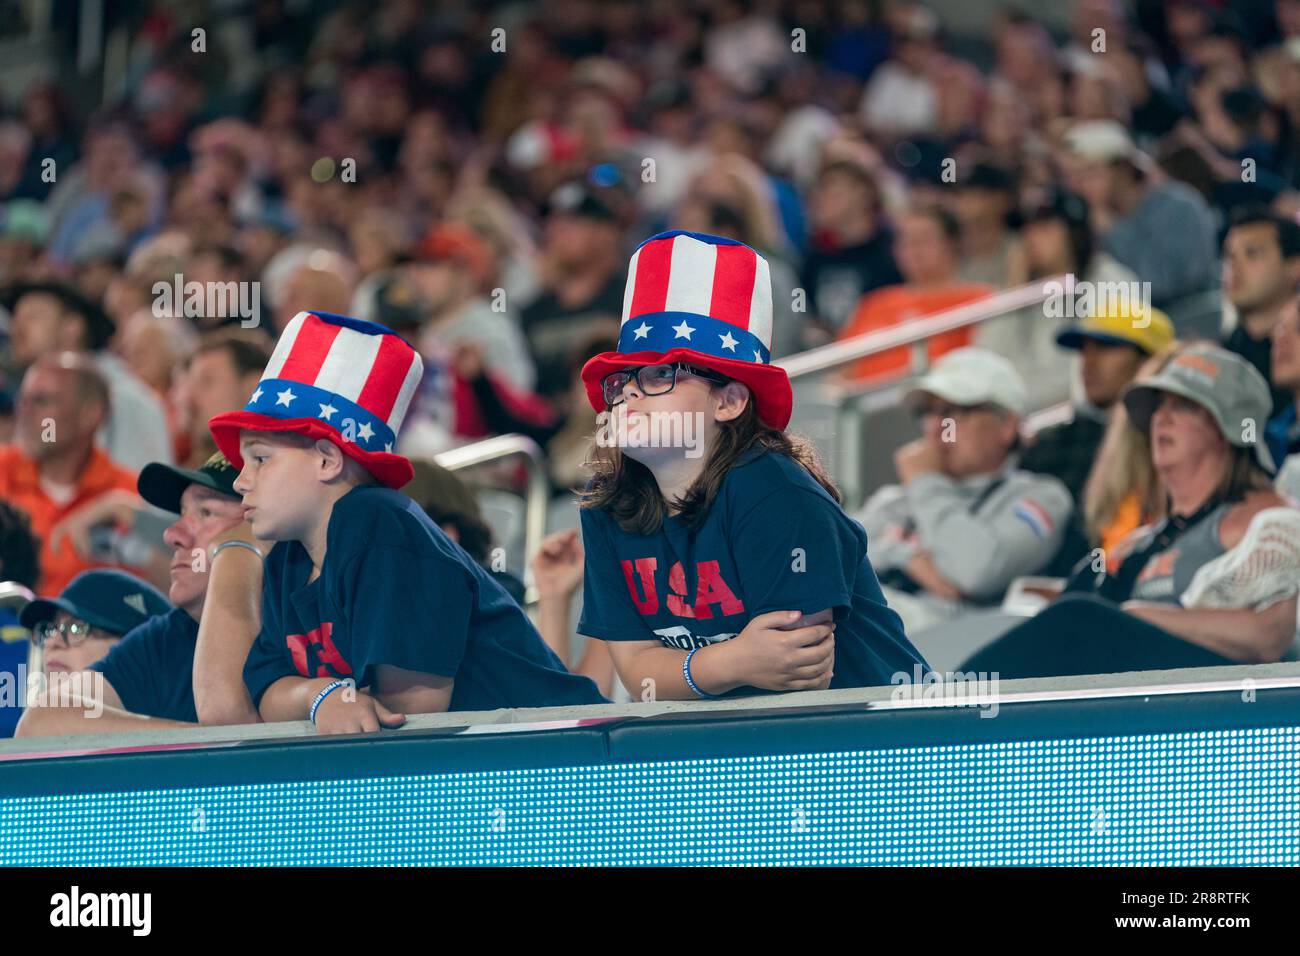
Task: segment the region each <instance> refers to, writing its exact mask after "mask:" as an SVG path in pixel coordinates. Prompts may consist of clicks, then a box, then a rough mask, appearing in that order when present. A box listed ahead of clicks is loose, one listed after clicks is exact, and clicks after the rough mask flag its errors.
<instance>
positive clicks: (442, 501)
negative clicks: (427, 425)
mask: <svg viewBox="0 0 1300 956" xmlns="http://www.w3.org/2000/svg"><path fill="white" fill-rule="evenodd" d="M411 464H412V465H413V466H414V468H415V477H414V478H412V479H411V481H410V482H409V483H408V484H406V485H405V486H404V487H403V488H402V493H403V494H404V495H406V496H407V497H409V498H410V499H411V500H412V501H414V502H415V503H416V504H417V505H419V506H420V507H421V508H423V509H424V513H425V514H427V515H428V516H429V517H430V518H432V519H433V521H434V522H436V523H437V525H438V527H440V528H442V530H443V531H445V532H446V533H447V537H449V538H451V540H453V541H455V542H456V543H457V544H459V545H460V546H461V547H462V548H464V549H465V551H466V552H467V553H468V554H469V556H470V557H471V558H473V559H474V561H475V562H476V563H478V564H480V565H482V566H483V568H484V569H485V570H486V571H487V572H488V574H490V575H491V576H492V577H493V578H494V579H496V582H497V583H498V584H500V585H501V586H502V587H503V588H505V589H506V593H507V594H509V595H510V596H511V597H512V598H514V600H515V603H516V604H518V605H520V606H521V607H522V606H523V604H524V582H523V581H521V580H519V578H517V577H515V576H514V575H513V574H511V573H510V572H509V571H507V570H505V558H504V556H503V555H502V554H498V555H495V556H494V555H493V553H492V552H493V548H492V543H493V542H492V529H491V528H489V527H488V524H487V522H486V521H484V520H483V511H482V509H481V508H479V504H478V499H477V498H476V497H475V496H474V492H473V490H472V489H471V488H470V487H469V485H467V484H466V483H465V482H463V481H461V479H460V477H459V476H458V475H457V474H456V473H455V472H454V471H450V470H449V469H446V468H443V467H442V466H441V465H439V464H437V463H436V462H433V461H429V460H427V459H422V458H416V459H413V460H412V461H411ZM497 550H498V551H501V549H497Z"/></svg>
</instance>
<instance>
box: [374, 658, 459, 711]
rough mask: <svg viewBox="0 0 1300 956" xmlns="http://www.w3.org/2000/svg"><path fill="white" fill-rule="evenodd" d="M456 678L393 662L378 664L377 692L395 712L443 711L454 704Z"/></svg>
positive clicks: (386, 705) (377, 695)
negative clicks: (453, 694)
mask: <svg viewBox="0 0 1300 956" xmlns="http://www.w3.org/2000/svg"><path fill="white" fill-rule="evenodd" d="M454 686H455V679H454V678H451V677H444V676H443V675H442V674H432V673H429V672H427V671H412V670H407V669H406V668H404V667H394V666H392V665H391V664H379V665H377V666H376V667H375V687H374V696H375V697H376V698H378V700H379V702H380V703H381V704H383V705H384V706H385V707H387V708H388V709H389V710H391V711H393V712H394V713H399V714H441V713H445V712H446V711H447V710H449V709H450V707H451V692H452V689H453V687H454Z"/></svg>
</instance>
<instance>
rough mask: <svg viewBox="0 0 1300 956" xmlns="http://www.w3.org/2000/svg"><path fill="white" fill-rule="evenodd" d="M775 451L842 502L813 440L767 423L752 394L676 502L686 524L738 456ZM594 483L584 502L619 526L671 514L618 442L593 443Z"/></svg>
mask: <svg viewBox="0 0 1300 956" xmlns="http://www.w3.org/2000/svg"><path fill="white" fill-rule="evenodd" d="M755 447H757V448H762V449H764V450H767V451H774V452H777V453H779V454H782V455H786V456H787V457H789V458H792V459H794V460H795V461H797V462H798V463H799V464H800V465H802V466H803V467H804V468H806V469H807V471H808V473H809V474H810V475H812V476H813V478H814V479H815V480H816V482H817V483H818V484H819V485H821V486H822V487H823V488H825V489H826V491H827V492H828V493H829V494H830V496H831V497H832V498H834V499H835V500H836V501H837V502H840V501H842V500H843V499H842V497H841V496H840V490H839V489H838V488H837V487H836V486H835V482H834V481H832V480H831V478H830V476H829V475H828V474H827V473H826V470H825V469H824V468H823V467H822V463H821V460H820V459H819V458H818V456H817V452H816V450H815V449H814V448H813V446H812V443H811V442H809V441H808V440H807V439H805V438H803V437H801V436H799V435H791V434H787V433H786V432H784V431H782V430H781V429H779V428H772V427H771V426H769V425H766V424H764V423H763V420H762V419H760V418H759V417H758V412H757V411H755V409H754V402H753V400H752V398H751V400H750V401H749V402H747V403H746V405H745V408H744V410H743V411H742V412H741V413H740V414H739V415H738V416H736V418H734V419H732V420H731V421H727V422H719V423H718V434H717V437H716V438H715V440H714V442H713V447H712V448H710V449H709V453H708V460H707V461H706V462H705V464H704V468H703V470H702V471H701V472H700V475H699V477H698V478H696V479H695V481H694V483H692V484H691V486H690V487H689V488H688V489H687V490H686V493H685V495H684V496H683V497H682V498H681V499H680V500H679V501H677V502H676V503H675V504H676V506H677V509H678V514H679V515H680V516H681V517H682V518H683V519H685V522H686V526H687V527H688V528H689V529H691V530H695V529H696V528H698V527H699V526H700V525H701V524H702V523H703V521H704V518H705V516H706V515H708V513H709V509H710V508H711V507H712V506H713V502H714V499H716V498H717V496H718V491H719V489H721V487H722V480H723V479H724V478H726V477H727V473H728V472H729V471H731V469H732V467H733V466H734V465H735V464H736V462H737V460H738V459H739V458H740V457H741V456H742V455H743V454H745V452H747V451H748V450H749V449H751V448H755ZM590 464H591V468H592V471H593V478H592V481H591V484H590V485H589V486H588V487H587V489H586V490H579V491H578V494H579V495H580V496H581V499H582V500H581V506H582V507H583V508H601V509H603V510H605V511H608V512H609V514H610V516H611V517H612V518H613V519H614V520H615V521H616V522H618V526H619V527H620V528H622V529H623V530H624V531H626V532H628V533H629V534H654V533H656V532H657V531H658V530H659V529H660V528H661V527H662V526H663V521H664V517H665V516H666V515H667V514H668V506H669V503H668V502H667V501H665V500H664V496H663V494H662V493H661V492H660V491H659V484H658V483H657V482H656V481H655V478H654V475H653V474H652V473H651V471H650V469H649V468H647V467H646V466H645V465H643V464H641V462H639V461H637V460H636V459H634V458H631V457H629V456H627V455H625V454H624V453H623V452H622V451H621V450H619V449H618V448H613V447H601V446H600V445H599V444H598V443H594V442H593V444H592V451H591V454H590Z"/></svg>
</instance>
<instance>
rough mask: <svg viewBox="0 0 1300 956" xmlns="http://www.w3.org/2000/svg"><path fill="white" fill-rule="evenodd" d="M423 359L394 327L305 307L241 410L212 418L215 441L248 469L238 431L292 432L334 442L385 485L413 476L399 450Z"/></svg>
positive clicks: (235, 462) (210, 424) (233, 460)
mask: <svg viewBox="0 0 1300 956" xmlns="http://www.w3.org/2000/svg"><path fill="white" fill-rule="evenodd" d="M423 373H424V363H423V362H422V361H421V360H420V356H419V354H417V353H416V351H415V350H414V349H413V348H411V346H410V345H409V344H407V342H406V340H405V339H403V338H402V337H401V336H399V335H397V334H396V333H395V332H393V331H392V330H391V329H387V328H385V327H384V326H382V325H376V324H375V323H373V322H363V321H361V320H360V319H351V318H348V317H347V316H344V315H333V314H331V313H329V312H299V313H298V314H297V315H296V316H294V318H293V321H292V322H290V323H289V324H288V326H287V327H286V328H285V330H284V333H283V334H282V335H281V336H280V341H279V342H277V343H276V346H275V352H274V353H272V355H271V361H270V362H268V363H267V365H266V370H265V371H264V372H263V373H262V379H261V381H259V382H258V384H257V389H256V390H255V391H254V392H253V394H252V397H251V398H249V400H248V404H247V405H245V406H244V410H243V411H242V412H225V413H223V414H221V415H216V416H214V417H213V418H212V419H211V420H210V421H209V422H208V428H209V429H211V431H212V437H213V439H214V440H215V441H216V443H217V447H218V448H219V449H221V451H222V453H223V454H225V456H226V457H227V458H228V459H230V462H231V464H233V465H234V466H235V467H236V468H243V467H244V461H243V458H242V457H241V456H240V454H239V433H240V431H241V430H243V429H249V430H251V431H270V432H294V433H296V434H299V435H307V436H308V437H311V438H325V439H328V440H329V441H332V442H334V444H336V445H338V446H339V448H340V449H342V451H343V453H344V454H345V455H347V456H348V457H349V458H352V459H354V460H356V461H358V462H360V463H361V464H362V465H363V466H364V467H365V469H366V470H367V471H369V472H370V473H371V474H372V475H374V476H375V478H376V479H377V480H378V481H379V482H381V483H382V484H385V485H387V486H388V487H390V488H400V487H402V485H404V484H406V483H407V482H408V481H410V480H411V476H412V473H413V472H412V468H411V462H410V460H409V459H407V458H404V457H403V456H401V455H397V454H394V453H393V445H394V444H395V443H396V441H397V433H398V432H399V431H400V430H401V427H402V419H404V418H405V417H406V410H407V408H408V407H409V406H410V404H411V399H412V397H413V396H414V395H415V391H416V389H417V388H418V387H419V384H420V378H421V376H422V375H423Z"/></svg>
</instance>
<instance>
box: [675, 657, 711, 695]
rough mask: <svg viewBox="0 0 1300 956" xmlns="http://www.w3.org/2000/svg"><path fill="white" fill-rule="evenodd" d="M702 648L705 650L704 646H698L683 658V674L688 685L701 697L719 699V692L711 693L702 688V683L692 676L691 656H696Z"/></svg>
mask: <svg viewBox="0 0 1300 956" xmlns="http://www.w3.org/2000/svg"><path fill="white" fill-rule="evenodd" d="M700 650H703V648H699V647H697V648H695V650H693V651H691V652H690V653H688V654H687V655H686V657H685V658H683V659H682V676H683V677H685V678H686V686H687V687H689V688H690V689H691V690H693V691H695V693H696V694H698V695H699V696H700V697H703V698H704V699H705V700H717V699H718V695H717V694H709V693H706V692H705V691H702V690H700V685H699V684H697V683H695V678H694V677H692V676H691V658H692V657H694V656H695V653H696V651H700Z"/></svg>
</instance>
